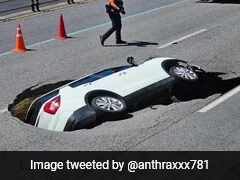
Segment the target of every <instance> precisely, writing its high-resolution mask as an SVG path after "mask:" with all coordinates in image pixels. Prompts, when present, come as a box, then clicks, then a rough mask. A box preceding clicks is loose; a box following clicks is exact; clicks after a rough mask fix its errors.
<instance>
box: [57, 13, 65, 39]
mask: <svg viewBox="0 0 240 180" xmlns="http://www.w3.org/2000/svg"><path fill="white" fill-rule="evenodd" d="M66 38H68V37H67V35H66V31H65V26H64V22H63V17H62V14H61V16H60V18H59V22H58V34H57V36H56V39H60V40H63V39H66Z"/></svg>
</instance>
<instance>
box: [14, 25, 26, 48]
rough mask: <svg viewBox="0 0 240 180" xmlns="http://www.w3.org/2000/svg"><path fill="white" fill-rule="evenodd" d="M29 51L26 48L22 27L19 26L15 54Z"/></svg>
mask: <svg viewBox="0 0 240 180" xmlns="http://www.w3.org/2000/svg"><path fill="white" fill-rule="evenodd" d="M26 50H27V49H26V48H25V45H24V41H23V36H22V31H21V26H20V24H18V25H17V33H16V47H15V49H13V51H14V52H25V51H26Z"/></svg>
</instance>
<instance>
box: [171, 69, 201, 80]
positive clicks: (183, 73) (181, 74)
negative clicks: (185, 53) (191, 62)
mask: <svg viewBox="0 0 240 180" xmlns="http://www.w3.org/2000/svg"><path fill="white" fill-rule="evenodd" d="M169 74H170V75H172V76H173V77H175V78H176V79H177V80H183V81H191V82H193V81H197V80H198V75H197V73H195V72H194V71H193V70H191V69H188V68H186V67H183V66H173V67H171V68H170V70H169Z"/></svg>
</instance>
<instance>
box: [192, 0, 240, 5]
mask: <svg viewBox="0 0 240 180" xmlns="http://www.w3.org/2000/svg"><path fill="white" fill-rule="evenodd" d="M196 3H221V4H240V0H198V1H196Z"/></svg>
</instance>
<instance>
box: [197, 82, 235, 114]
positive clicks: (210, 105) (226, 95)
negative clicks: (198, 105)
mask: <svg viewBox="0 0 240 180" xmlns="http://www.w3.org/2000/svg"><path fill="white" fill-rule="evenodd" d="M239 92H240V85H239V86H237V87H235V88H233V89H232V90H230V91H228V92H227V93H225V94H223V95H222V96H220V97H219V98H217V99H216V100H214V101H213V102H211V103H210V104H208V105H207V106H205V107H203V108H202V109H200V110H198V112H201V113H205V112H207V111H209V110H210V109H212V108H214V107H216V106H217V105H219V104H221V103H222V102H224V101H226V100H227V99H228V98H230V97H232V96H233V95H235V94H237V93H239Z"/></svg>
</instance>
